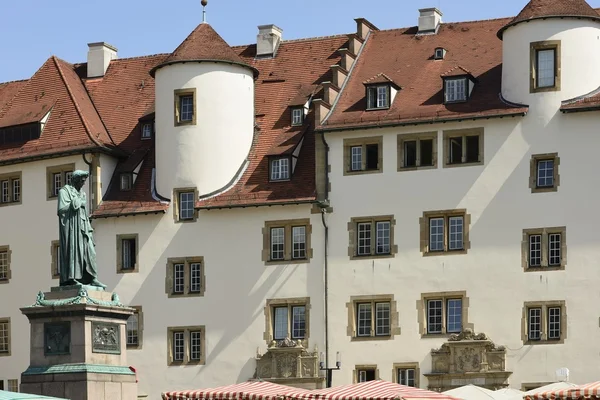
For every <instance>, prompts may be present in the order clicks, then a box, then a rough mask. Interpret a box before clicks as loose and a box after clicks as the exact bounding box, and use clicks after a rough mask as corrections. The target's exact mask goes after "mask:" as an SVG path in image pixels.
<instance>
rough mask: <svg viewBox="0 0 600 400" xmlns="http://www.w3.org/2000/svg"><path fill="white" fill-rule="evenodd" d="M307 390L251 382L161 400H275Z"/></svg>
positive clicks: (171, 394)
mask: <svg viewBox="0 0 600 400" xmlns="http://www.w3.org/2000/svg"><path fill="white" fill-rule="evenodd" d="M305 393H310V391H309V390H305V389H297V388H294V387H290V386H283V385H277V384H275V383H271V382H264V381H251V382H243V383H238V384H236V385H229V386H221V387H217V388H210V389H198V390H182V391H173V392H166V393H163V394H162V398H163V400H188V399H206V400H276V399H279V398H282V397H293V398H297V397H299V396H300V395H303V394H305Z"/></svg>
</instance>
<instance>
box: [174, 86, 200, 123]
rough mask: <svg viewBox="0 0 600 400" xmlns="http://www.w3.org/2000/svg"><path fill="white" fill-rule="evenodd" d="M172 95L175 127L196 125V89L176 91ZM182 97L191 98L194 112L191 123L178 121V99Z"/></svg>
mask: <svg viewBox="0 0 600 400" xmlns="http://www.w3.org/2000/svg"><path fill="white" fill-rule="evenodd" d="M173 95H174V102H175V107H174V113H173V117H174V124H175V126H187V125H196V121H197V116H198V97H197V96H196V88H187V89H176V90H175V91H174V92H173ZM184 96H192V104H193V105H192V107H193V110H194V115H193V116H192V120H191V121H180V120H179V113H180V103H181V102H180V98H181V97H184Z"/></svg>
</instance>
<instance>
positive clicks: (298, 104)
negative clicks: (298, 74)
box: [288, 85, 317, 126]
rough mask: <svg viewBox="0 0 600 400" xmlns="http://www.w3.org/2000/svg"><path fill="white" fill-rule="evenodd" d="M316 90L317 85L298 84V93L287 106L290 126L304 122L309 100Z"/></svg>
mask: <svg viewBox="0 0 600 400" xmlns="http://www.w3.org/2000/svg"><path fill="white" fill-rule="evenodd" d="M316 90H317V85H301V86H300V88H299V89H298V93H297V94H296V96H295V97H294V98H292V100H291V101H290V104H289V108H288V110H289V112H290V125H291V126H302V125H303V124H304V119H305V118H306V115H307V114H308V110H309V108H310V102H311V100H312V97H313V95H314V93H315V91H316Z"/></svg>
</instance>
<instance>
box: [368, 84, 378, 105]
mask: <svg viewBox="0 0 600 400" xmlns="http://www.w3.org/2000/svg"><path fill="white" fill-rule="evenodd" d="M367 108H377V88H375V87H369V88H367Z"/></svg>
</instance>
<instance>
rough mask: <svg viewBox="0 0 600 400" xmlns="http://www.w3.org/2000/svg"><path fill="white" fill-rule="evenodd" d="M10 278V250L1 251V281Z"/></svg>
mask: <svg viewBox="0 0 600 400" xmlns="http://www.w3.org/2000/svg"><path fill="white" fill-rule="evenodd" d="M5 280H8V251H2V252H0V281H5Z"/></svg>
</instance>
